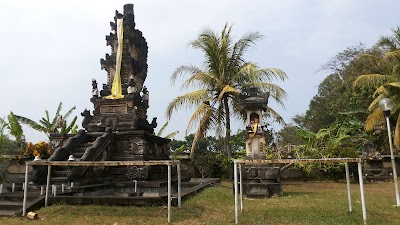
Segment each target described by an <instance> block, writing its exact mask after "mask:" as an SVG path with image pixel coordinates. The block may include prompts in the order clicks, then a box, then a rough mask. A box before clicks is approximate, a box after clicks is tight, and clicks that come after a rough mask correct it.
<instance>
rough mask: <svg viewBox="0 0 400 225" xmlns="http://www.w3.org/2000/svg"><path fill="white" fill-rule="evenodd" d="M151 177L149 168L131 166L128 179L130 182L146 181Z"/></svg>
mask: <svg viewBox="0 0 400 225" xmlns="http://www.w3.org/2000/svg"><path fill="white" fill-rule="evenodd" d="M148 176H149V167H148V166H129V167H128V168H127V172H126V177H127V178H128V179H129V180H145V179H147V177H148Z"/></svg>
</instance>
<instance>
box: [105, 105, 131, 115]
mask: <svg viewBox="0 0 400 225" xmlns="http://www.w3.org/2000/svg"><path fill="white" fill-rule="evenodd" d="M100 113H101V114H127V113H128V109H127V106H126V105H125V104H124V105H103V106H101V107H100Z"/></svg>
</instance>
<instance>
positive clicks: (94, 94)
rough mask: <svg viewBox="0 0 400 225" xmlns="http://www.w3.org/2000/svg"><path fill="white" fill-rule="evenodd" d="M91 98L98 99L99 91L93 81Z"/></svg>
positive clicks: (95, 82)
mask: <svg viewBox="0 0 400 225" xmlns="http://www.w3.org/2000/svg"><path fill="white" fill-rule="evenodd" d="M92 97H93V98H98V97H99V89H97V81H96V80H95V79H92Z"/></svg>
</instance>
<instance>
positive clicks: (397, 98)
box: [353, 27, 400, 148]
mask: <svg viewBox="0 0 400 225" xmlns="http://www.w3.org/2000/svg"><path fill="white" fill-rule="evenodd" d="M393 33H394V34H393V37H383V38H381V39H380V40H379V41H378V43H377V45H378V47H381V48H383V49H387V50H389V51H387V52H386V53H385V54H384V55H383V56H376V55H371V54H365V55H363V58H364V59H365V60H368V61H369V62H370V64H371V65H373V67H374V68H375V72H374V73H368V74H363V75H360V76H359V77H358V78H357V79H356V80H355V81H354V83H353V87H354V88H361V89H374V90H375V92H374V94H373V97H374V99H373V100H372V102H371V103H370V105H369V107H368V109H369V111H370V114H369V116H368V118H367V120H366V121H365V129H366V130H367V131H372V130H373V129H376V128H378V127H380V126H382V125H384V121H385V119H384V116H383V113H382V111H381V110H380V109H379V107H378V104H379V101H380V100H381V99H383V98H386V97H388V98H391V99H392V100H393V101H394V102H395V105H396V106H395V107H394V109H393V110H392V116H393V119H394V120H395V121H396V122H395V124H396V127H395V132H394V133H395V135H394V144H395V146H397V148H398V147H400V114H399V112H400V110H399V109H400V49H399V47H400V45H399V43H400V29H399V27H397V29H393Z"/></svg>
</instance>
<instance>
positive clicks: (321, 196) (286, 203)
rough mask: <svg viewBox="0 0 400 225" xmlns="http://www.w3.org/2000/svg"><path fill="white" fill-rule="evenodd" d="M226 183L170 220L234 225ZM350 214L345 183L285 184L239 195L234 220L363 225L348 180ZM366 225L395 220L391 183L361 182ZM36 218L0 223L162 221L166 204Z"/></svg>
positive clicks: (46, 211) (49, 212)
mask: <svg viewBox="0 0 400 225" xmlns="http://www.w3.org/2000/svg"><path fill="white" fill-rule="evenodd" d="M231 187H232V183H231V182H222V183H221V184H219V185H216V186H213V187H210V188H207V189H205V190H204V191H202V192H201V193H199V194H198V195H196V196H194V197H192V198H190V199H189V200H187V201H185V202H183V204H182V208H177V207H173V208H172V224H213V225H214V224H234V221H235V214H234V196H233V191H232V189H231ZM351 188H352V197H353V209H354V212H353V214H351V215H350V214H348V201H347V189H346V184H345V183H334V182H291V183H285V184H284V192H285V195H284V196H283V197H277V198H271V199H245V200H244V212H242V213H241V214H239V224H285V225H289V224H363V219H362V210H361V201H360V189H359V185H358V184H352V185H351ZM365 194H366V206H367V216H368V224H400V208H395V207H393V205H394V204H395V203H396V200H395V192H394V185H393V183H372V184H366V185H365ZM37 213H38V214H39V219H38V220H35V221H31V220H28V219H26V218H0V224H7V225H12V224H31V225H36V224H51V225H69V224H79V225H83V224H93V225H94V224H96V225H98V224H109V225H124V224H126V225H127V224H167V207H165V206H156V207H118V206H97V205H90V206H77V205H52V206H50V207H47V208H42V209H41V210H38V211H37Z"/></svg>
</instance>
